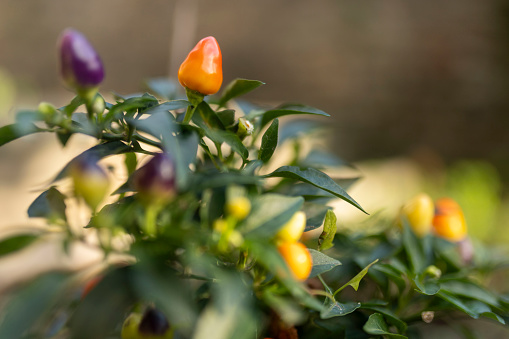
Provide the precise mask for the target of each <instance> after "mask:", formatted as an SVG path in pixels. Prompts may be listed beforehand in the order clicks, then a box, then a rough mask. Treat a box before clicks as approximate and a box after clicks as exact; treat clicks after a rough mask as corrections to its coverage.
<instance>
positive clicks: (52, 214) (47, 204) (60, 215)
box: [28, 187, 67, 220]
mask: <svg viewBox="0 0 509 339" xmlns="http://www.w3.org/2000/svg"><path fill="white" fill-rule="evenodd" d="M65 209H66V206H65V195H63V194H62V193H60V192H59V191H58V190H57V189H56V188H55V187H50V188H49V189H48V190H47V191H44V192H43V193H41V195H39V196H38V197H37V198H36V199H35V200H34V201H33V202H32V204H30V207H28V216H29V217H30V218H47V219H61V220H67V218H66V216H65Z"/></svg>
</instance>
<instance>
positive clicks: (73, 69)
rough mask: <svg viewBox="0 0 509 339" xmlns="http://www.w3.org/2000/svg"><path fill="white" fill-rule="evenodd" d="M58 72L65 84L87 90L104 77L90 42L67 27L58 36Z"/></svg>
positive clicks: (100, 64)
mask: <svg viewBox="0 0 509 339" xmlns="http://www.w3.org/2000/svg"><path fill="white" fill-rule="evenodd" d="M58 47H59V53H60V72H61V75H62V78H63V80H64V82H65V83H66V85H67V86H69V87H71V88H74V89H76V90H78V92H83V91H87V90H90V89H94V88H96V87H97V86H98V85H99V84H100V83H101V82H102V80H103V78H104V67H103V63H102V61H101V58H100V57H99V54H97V52H96V50H95V49H94V48H93V47H92V45H91V44H90V42H88V40H87V39H86V38H85V36H84V35H83V34H81V33H80V32H78V31H76V30H74V29H71V28H68V29H66V30H65V31H64V32H63V33H62V35H61V36H60V39H59V42H58Z"/></svg>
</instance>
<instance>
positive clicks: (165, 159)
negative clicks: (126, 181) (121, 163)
mask: <svg viewBox="0 0 509 339" xmlns="http://www.w3.org/2000/svg"><path fill="white" fill-rule="evenodd" d="M132 184H133V187H134V189H136V190H137V191H138V193H139V194H140V196H141V197H142V198H143V199H145V200H148V201H151V202H154V201H159V202H166V201H168V200H170V199H171V198H172V197H173V196H174V195H175V193H176V187H175V186H176V180H175V164H174V163H173V160H172V159H171V158H170V156H169V155H168V154H167V153H157V154H156V155H154V157H153V158H152V159H150V161H149V162H148V163H147V164H145V165H144V166H143V167H140V168H139V169H138V170H137V171H136V172H135V173H133V177H132Z"/></svg>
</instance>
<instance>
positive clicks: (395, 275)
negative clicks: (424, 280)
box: [373, 264, 406, 291]
mask: <svg viewBox="0 0 509 339" xmlns="http://www.w3.org/2000/svg"><path fill="white" fill-rule="evenodd" d="M373 269H374V270H377V271H379V272H382V273H383V274H385V275H386V276H387V277H388V278H389V279H390V280H391V281H393V282H394V283H395V284H396V286H398V288H399V290H400V291H403V290H404V289H405V286H406V281H405V279H404V278H403V273H402V272H401V271H399V270H397V269H396V268H395V267H394V266H392V265H390V264H378V265H376V266H375V267H373Z"/></svg>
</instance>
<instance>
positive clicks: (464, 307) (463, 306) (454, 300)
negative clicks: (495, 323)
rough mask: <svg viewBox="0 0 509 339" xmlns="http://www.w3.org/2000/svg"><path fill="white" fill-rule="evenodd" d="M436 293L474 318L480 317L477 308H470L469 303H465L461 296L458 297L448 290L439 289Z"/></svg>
mask: <svg viewBox="0 0 509 339" xmlns="http://www.w3.org/2000/svg"><path fill="white" fill-rule="evenodd" d="M436 295H437V296H439V297H440V298H442V299H443V300H445V301H447V302H450V303H451V304H453V305H454V306H456V307H457V308H458V309H460V310H461V311H463V312H465V313H466V314H468V315H469V316H471V317H472V318H474V319H477V318H479V314H478V313H477V312H476V310H474V309H472V308H470V307H469V306H468V304H466V303H464V302H463V301H462V300H461V299H460V298H458V297H456V296H455V295H453V294H452V293H449V292H446V291H439V292H438V293H437V294H436Z"/></svg>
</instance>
